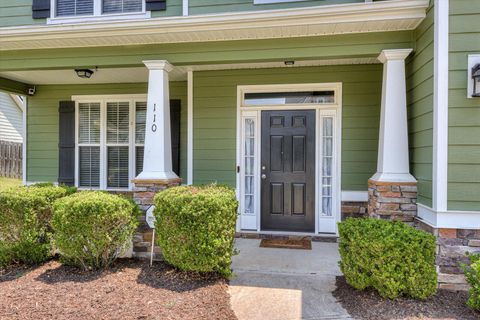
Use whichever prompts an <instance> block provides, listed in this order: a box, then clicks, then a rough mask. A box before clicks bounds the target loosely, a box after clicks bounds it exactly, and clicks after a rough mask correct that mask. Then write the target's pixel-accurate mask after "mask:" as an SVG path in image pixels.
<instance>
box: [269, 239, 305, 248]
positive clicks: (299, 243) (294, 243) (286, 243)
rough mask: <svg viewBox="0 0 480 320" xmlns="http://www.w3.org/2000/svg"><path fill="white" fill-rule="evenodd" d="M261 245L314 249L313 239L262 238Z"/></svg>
mask: <svg viewBox="0 0 480 320" xmlns="http://www.w3.org/2000/svg"><path fill="white" fill-rule="evenodd" d="M260 247H261V248H283V249H303V250H312V241H310V240H289V239H262V241H261V242H260Z"/></svg>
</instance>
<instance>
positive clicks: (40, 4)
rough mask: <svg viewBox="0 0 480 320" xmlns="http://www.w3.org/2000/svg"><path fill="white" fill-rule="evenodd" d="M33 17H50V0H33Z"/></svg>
mask: <svg viewBox="0 0 480 320" xmlns="http://www.w3.org/2000/svg"><path fill="white" fill-rule="evenodd" d="M32 18H33V19H44V18H50V0H33V2H32Z"/></svg>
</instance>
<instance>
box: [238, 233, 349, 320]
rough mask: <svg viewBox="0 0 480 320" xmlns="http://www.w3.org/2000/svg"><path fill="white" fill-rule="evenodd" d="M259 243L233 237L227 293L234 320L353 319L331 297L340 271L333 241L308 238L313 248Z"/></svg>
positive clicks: (335, 245)
mask: <svg viewBox="0 0 480 320" xmlns="http://www.w3.org/2000/svg"><path fill="white" fill-rule="evenodd" d="M259 245H260V240H253V239H237V240H236V247H237V249H238V250H239V251H240V254H239V255H237V256H235V257H234V258H233V263H232V267H233V271H234V273H235V276H234V278H233V279H232V280H231V281H230V288H229V292H230V296H231V304H232V308H233V310H234V311H235V314H236V315H237V317H238V319H239V320H247V319H248V320H257V319H259V320H260V319H261V320H267V319H268V320H294V319H311V320H313V319H315V320H320V319H332V320H333V319H352V318H351V317H350V316H349V315H348V313H347V311H346V310H345V309H343V308H342V306H341V305H340V304H339V303H338V302H337V301H336V299H335V298H334V297H333V296H332V291H333V290H335V277H336V276H337V275H340V270H339V268H338V260H339V254H338V245H337V244H336V243H325V242H313V243H312V250H295V249H272V248H260V247H259Z"/></svg>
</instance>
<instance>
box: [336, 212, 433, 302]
mask: <svg viewBox="0 0 480 320" xmlns="http://www.w3.org/2000/svg"><path fill="white" fill-rule="evenodd" d="M339 233H340V255H341V261H340V268H341V270H342V272H343V274H344V275H345V278H346V281H347V283H348V284H350V285H351V286H353V287H354V288H356V289H360V290H363V289H365V288H374V289H376V290H377V291H378V292H379V294H380V295H381V296H382V297H385V298H390V299H394V298H397V297H399V296H402V295H403V296H409V297H413V298H417V299H426V298H428V297H430V296H431V295H433V294H435V292H436V288H437V273H436V269H435V237H434V236H433V235H431V234H428V233H426V232H423V231H419V230H417V229H414V228H412V227H410V226H408V225H406V224H404V223H402V222H392V221H385V220H379V219H371V218H357V219H352V218H350V219H347V220H346V221H344V222H341V223H339Z"/></svg>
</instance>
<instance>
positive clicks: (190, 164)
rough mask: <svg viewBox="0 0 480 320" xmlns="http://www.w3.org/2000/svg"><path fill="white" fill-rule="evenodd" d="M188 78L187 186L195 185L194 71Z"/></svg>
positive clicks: (189, 72) (190, 72)
mask: <svg viewBox="0 0 480 320" xmlns="http://www.w3.org/2000/svg"><path fill="white" fill-rule="evenodd" d="M187 78H188V79H187V184H193V71H188V74H187Z"/></svg>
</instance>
